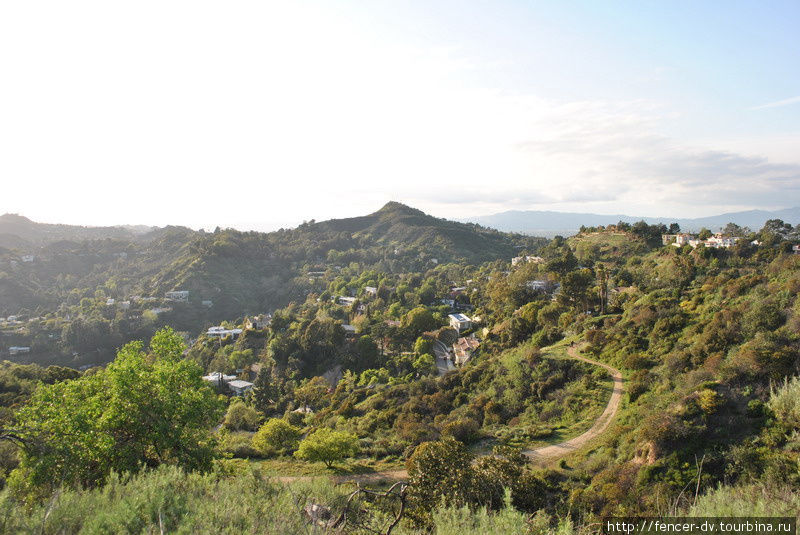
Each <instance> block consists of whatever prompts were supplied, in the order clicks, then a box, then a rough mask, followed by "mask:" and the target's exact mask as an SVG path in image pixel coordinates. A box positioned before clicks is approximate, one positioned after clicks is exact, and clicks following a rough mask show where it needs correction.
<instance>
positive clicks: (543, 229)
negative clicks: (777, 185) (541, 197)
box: [461, 207, 800, 236]
mask: <svg viewBox="0 0 800 535" xmlns="http://www.w3.org/2000/svg"><path fill="white" fill-rule="evenodd" d="M769 219H782V220H784V221H786V222H788V223H792V224H798V223H800V207H794V208H786V209H783V210H774V211H768V210H745V211H741V212H726V213H723V214H719V215H714V216H706V217H696V218H675V217H661V216H658V217H653V216H628V215H624V214H610V215H603V214H593V213H583V212H556V211H551V210H509V211H506V212H499V213H497V214H491V215H488V216H477V217H471V218H466V219H461V221H464V222H471V223H477V224H480V225H484V226H487V227H490V228H495V229H497V230H501V231H503V232H519V233H523V234H539V235H544V236H553V235H555V234H563V235H569V234H574V233H576V232H577V231H578V230H579V229H580V227H581V226H598V225H611V224H614V223H617V222H619V221H623V222H625V223H636V222H637V221H645V222H646V223H648V224H651V225H652V224H658V223H664V224H666V225H669V224H670V223H678V224H679V225H680V226H681V229H682V230H684V231H687V232H691V231H698V230H700V229H701V228H703V227H705V228H708V229H709V230H718V229H719V228H721V227H724V226H725V225H726V224H728V223H736V224H737V225H740V226H743V227H750V228H751V229H752V230H758V229H760V228H761V227H762V226H763V225H764V223H765V222H766V221H767V220H769Z"/></svg>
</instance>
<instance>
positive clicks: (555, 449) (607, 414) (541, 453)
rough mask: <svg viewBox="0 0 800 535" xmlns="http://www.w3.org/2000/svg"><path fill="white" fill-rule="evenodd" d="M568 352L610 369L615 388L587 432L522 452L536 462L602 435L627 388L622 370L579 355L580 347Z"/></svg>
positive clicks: (575, 447)
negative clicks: (604, 407) (601, 412)
mask: <svg viewBox="0 0 800 535" xmlns="http://www.w3.org/2000/svg"><path fill="white" fill-rule="evenodd" d="M567 354H568V355H569V356H570V357H572V358H574V359H576V360H582V361H583V362H588V363H589V364H593V365H595V366H600V367H601V368H605V369H606V370H608V372H609V373H611V377H612V378H613V379H614V388H613V390H612V391H611V398H610V399H609V400H608V405H606V409H605V410H604V411H603V414H601V415H600V417H599V418H598V419H597V420H595V422H594V425H592V427H591V428H589V430H588V431H586V432H585V433H583V434H581V435H578V436H577V437H574V438H571V439H569V440H567V441H565V442H561V443H560V444H553V445H551V446H543V447H541V448H536V449H532V450H525V451H523V452H522V453H524V454H525V455H527V456H528V458H530V459H531V461H534V462H542V461H550V460H553V459H557V458H558V457H563V456H564V455H566V454H568V453H570V452H573V451H575V450H577V449H578V448H580V447H582V446H584V445H585V444H586V443H587V442H589V441H590V440H592V439H594V438H597V437H598V436H600V435H601V434H602V433H603V432H604V431H605V430H606V429H608V426H609V425H611V421H612V420H613V419H614V416H616V415H617V410H619V404H620V402H621V401H622V392H623V391H624V390H625V387H624V386H623V379H622V372H620V371H619V370H618V369H616V368H613V367H611V366H609V365H608V364H603V363H602V362H598V361H596V360H592V359H588V358H586V357H584V356H582V355H579V354H578V349H577V348H576V347H574V346H573V347H569V348H567Z"/></svg>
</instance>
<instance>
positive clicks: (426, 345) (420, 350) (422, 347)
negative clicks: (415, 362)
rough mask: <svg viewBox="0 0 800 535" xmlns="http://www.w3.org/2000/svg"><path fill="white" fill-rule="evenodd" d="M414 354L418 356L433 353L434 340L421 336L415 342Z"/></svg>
mask: <svg viewBox="0 0 800 535" xmlns="http://www.w3.org/2000/svg"><path fill="white" fill-rule="evenodd" d="M414 353H416V354H417V355H424V354H425V353H428V354H430V353H433V340H430V339H428V338H423V337H421V336H420V337H419V338H417V341H416V342H414Z"/></svg>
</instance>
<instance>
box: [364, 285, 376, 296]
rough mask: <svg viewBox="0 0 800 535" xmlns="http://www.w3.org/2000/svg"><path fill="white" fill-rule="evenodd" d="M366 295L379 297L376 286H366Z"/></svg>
mask: <svg viewBox="0 0 800 535" xmlns="http://www.w3.org/2000/svg"><path fill="white" fill-rule="evenodd" d="M364 293H366V294H367V295H378V289H377V288H376V287H374V286H365V287H364Z"/></svg>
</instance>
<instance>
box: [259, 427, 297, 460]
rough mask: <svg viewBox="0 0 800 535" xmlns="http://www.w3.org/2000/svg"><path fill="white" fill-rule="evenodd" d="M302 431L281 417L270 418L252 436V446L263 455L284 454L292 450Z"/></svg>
mask: <svg viewBox="0 0 800 535" xmlns="http://www.w3.org/2000/svg"><path fill="white" fill-rule="evenodd" d="M301 436H302V431H301V430H300V428H298V427H295V426H293V425H292V424H290V423H289V422H287V421H286V420H284V419H282V418H270V419H269V420H267V421H266V422H265V423H264V425H262V426H261V427H260V428H259V430H258V431H257V432H256V434H255V436H253V446H254V447H255V448H256V449H258V451H260V452H261V453H262V454H263V455H274V454H278V455H284V454H288V453H291V452H293V451H294V450H295V449H296V448H297V444H298V443H299V442H300V437H301Z"/></svg>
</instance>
